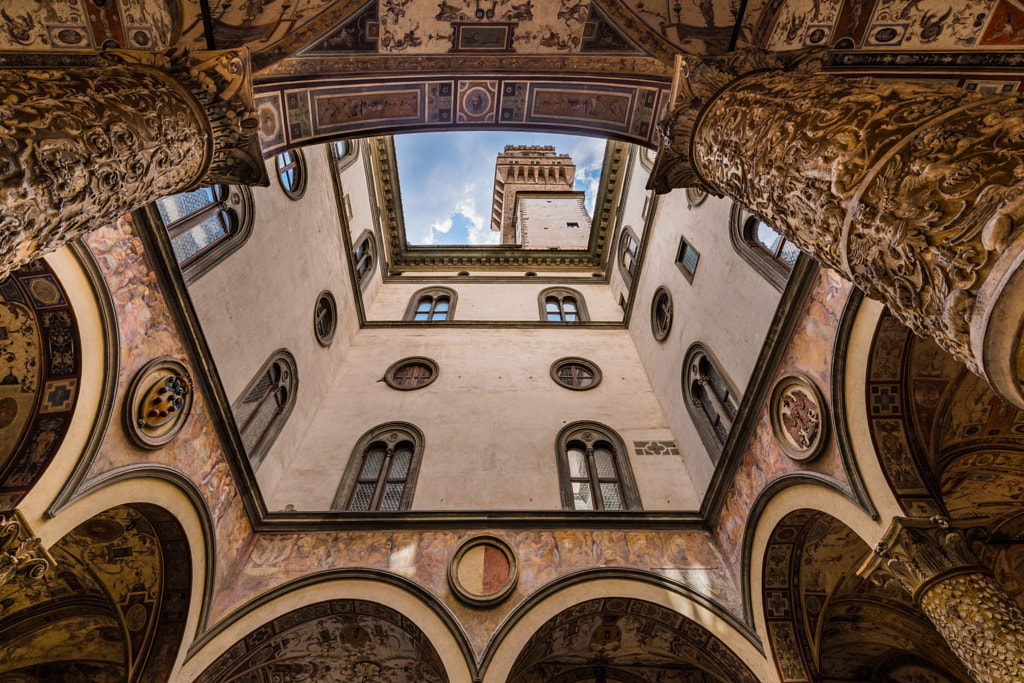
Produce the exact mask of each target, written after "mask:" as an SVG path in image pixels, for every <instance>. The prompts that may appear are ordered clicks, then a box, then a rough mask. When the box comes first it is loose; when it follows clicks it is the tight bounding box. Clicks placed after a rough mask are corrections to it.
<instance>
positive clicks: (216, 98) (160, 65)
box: [103, 47, 270, 187]
mask: <svg viewBox="0 0 1024 683" xmlns="http://www.w3.org/2000/svg"><path fill="white" fill-rule="evenodd" d="M103 56H104V57H105V58H106V59H107V60H108V61H110V62H111V63H117V64H133V65H137V66H147V67H150V68H153V69H157V70H159V71H161V72H163V73H165V74H167V75H169V76H171V77H172V78H174V79H175V80H176V81H178V82H179V83H181V84H182V85H184V86H185V87H186V88H187V89H188V91H189V92H190V93H191V94H192V96H193V97H194V98H195V99H196V101H197V102H198V104H199V108H200V112H201V114H202V115H203V117H205V119H206V120H207V121H208V123H209V144H208V146H207V151H208V161H207V166H206V169H205V170H204V173H203V175H202V177H201V179H200V180H199V184H201V185H215V184H217V183H228V184H241V185H260V186H263V187H266V186H267V185H269V184H270V178H269V177H268V176H267V171H266V166H265V165H264V163H263V155H262V152H261V150H260V143H259V135H258V130H259V120H258V118H257V116H256V104H255V102H254V100H253V94H252V68H251V66H250V63H249V50H248V48H245V47H241V48H237V49H232V50H213V51H194V52H190V51H188V50H186V49H185V48H172V49H170V50H168V51H167V52H165V53H154V52H139V51H135V50H108V51H106V52H104V53H103Z"/></svg>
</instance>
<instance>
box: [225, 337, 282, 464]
mask: <svg viewBox="0 0 1024 683" xmlns="http://www.w3.org/2000/svg"><path fill="white" fill-rule="evenodd" d="M274 366H277V367H278V368H279V369H280V372H281V378H280V379H279V380H277V381H276V382H275V381H274V380H273V379H272V380H271V384H272V385H273V386H272V387H271V388H270V389H268V390H267V393H265V394H264V395H263V397H262V398H260V399H259V400H258V404H257V406H256V407H255V408H253V409H252V410H251V411H250V412H249V413H248V414H246V416H245V417H244V418H243V419H242V420H241V421H240V420H239V413H240V411H241V408H242V406H243V405H245V404H247V403H251V402H252V401H250V400H249V397H250V396H251V394H252V393H253V392H254V391H256V389H257V388H258V387H259V385H260V382H261V381H262V380H263V378H264V377H266V376H267V374H268V373H269V372H270V371H271V368H272V367H274ZM275 388H276V389H277V390H280V389H282V388H283V389H284V392H285V393H284V402H283V404H279V405H278V409H277V411H275V413H274V416H273V417H272V418H271V419H270V421H269V422H268V423H267V426H266V427H265V428H264V430H263V432H262V434H260V436H259V438H258V439H257V440H256V442H255V443H254V444H253V446H252V449H251V450H248V451H245V453H246V457H248V458H249V462H250V464H251V465H252V469H253V472H255V471H256V470H257V469H258V468H259V466H260V465H261V464H263V461H264V460H265V459H266V457H267V454H268V453H269V452H270V449H271V447H272V446H273V445H274V441H276V439H277V437H278V435H279V434H280V433H281V430H282V429H283V428H284V425H285V422H287V421H288V417H289V416H290V415H291V413H292V409H293V408H295V397H296V395H297V393H298V388H299V374H298V369H297V367H296V364H295V357H294V356H293V355H292V353H291V352H290V351H289V350H288V349H283V348H282V349H278V350H277V351H274V353H272V354H270V358H268V359H267V360H266V362H265V363H263V366H262V367H261V368H260V369H259V371H258V372H257V373H256V374H255V375H254V376H253V378H252V379H251V380H250V381H249V384H247V385H246V387H245V389H243V390H242V393H241V394H240V395H239V397H238V398H237V399H235V401H234V403H232V404H231V416H232V418H233V419H234V422H235V431H236V432H237V433H238V438H239V440H240V441H241V442H242V447H243V450H245V436H244V433H243V432H244V431H245V428H246V427H247V426H248V424H249V423H250V421H251V420H252V419H253V417H254V416H255V415H256V414H257V412H258V411H259V406H260V405H262V404H263V402H264V401H265V400H267V398H268V397H269V396H270V394H271V393H272V392H273V391H274V389H275ZM240 422H241V424H240Z"/></svg>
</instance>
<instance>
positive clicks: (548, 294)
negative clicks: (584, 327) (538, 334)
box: [537, 287, 590, 325]
mask: <svg viewBox="0 0 1024 683" xmlns="http://www.w3.org/2000/svg"><path fill="white" fill-rule="evenodd" d="M549 298H554V299H557V300H558V311H559V315H560V316H561V318H562V319H561V320H548V310H547V301H548V299H549ZM566 299H573V300H574V301H575V303H576V317H577V318H578V320H566V319H565V300H566ZM537 305H538V307H539V309H540V319H541V321H542V322H546V323H556V324H563V325H576V324H579V323H588V322H590V312H589V311H587V301H586V299H584V298H583V295H582V294H581V293H580V292H579V291H578V290H575V289H572V288H571V287H547V288H545V289H542V290H541V291H540V293H539V294H538V295H537Z"/></svg>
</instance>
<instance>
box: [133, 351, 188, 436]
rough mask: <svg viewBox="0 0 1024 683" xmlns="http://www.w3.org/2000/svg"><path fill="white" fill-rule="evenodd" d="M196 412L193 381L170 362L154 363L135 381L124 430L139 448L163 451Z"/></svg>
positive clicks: (175, 364) (176, 365)
mask: <svg viewBox="0 0 1024 683" xmlns="http://www.w3.org/2000/svg"><path fill="white" fill-rule="evenodd" d="M191 409H192V378H191V376H190V375H189V373H188V370H187V369H186V368H185V366H184V365H182V364H181V363H179V362H178V361H176V360H172V359H170V358H158V359H156V360H152V361H150V362H149V363H147V364H146V365H144V366H143V367H142V369H141V370H139V371H138V372H137V373H136V374H135V377H134V378H133V379H132V382H131V385H130V386H129V387H128V393H127V394H126V395H125V406H124V410H123V411H122V412H123V415H124V427H125V431H127V432H128V436H129V437H131V439H132V441H134V442H135V444H136V445H138V446H141V447H143V448H150V449H152V448H160V447H161V446H163V445H164V444H166V443H167V442H168V441H170V440H171V439H173V438H174V435H175V434H177V433H178V430H180V429H181V427H182V426H183V425H184V424H185V421H186V418H188V414H189V411H190V410H191Z"/></svg>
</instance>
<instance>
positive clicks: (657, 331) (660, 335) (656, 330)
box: [651, 285, 675, 342]
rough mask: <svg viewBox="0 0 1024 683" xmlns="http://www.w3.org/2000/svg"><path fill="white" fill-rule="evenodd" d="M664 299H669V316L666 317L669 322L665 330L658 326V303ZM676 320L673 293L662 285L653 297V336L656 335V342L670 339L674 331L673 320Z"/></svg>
mask: <svg viewBox="0 0 1024 683" xmlns="http://www.w3.org/2000/svg"><path fill="white" fill-rule="evenodd" d="M662 297H666V298H667V299H668V315H667V316H666V318H667V322H666V324H665V329H664V330H662V329H661V328H660V327H659V326H658V301H659V300H660V299H661V298H662ZM674 318H675V305H674V304H673V302H672V292H670V291H669V289H668V287H666V286H665V285H661V286H660V287H658V288H657V289H656V290H654V296H653V297H651V334H652V335H654V339H655V341H659V342H664V341H665V340H666V339H668V335H669V333H670V332H671V331H672V320H673V319H674Z"/></svg>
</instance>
